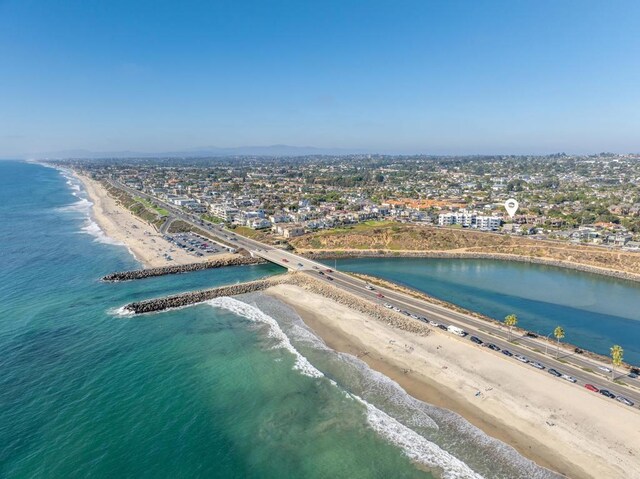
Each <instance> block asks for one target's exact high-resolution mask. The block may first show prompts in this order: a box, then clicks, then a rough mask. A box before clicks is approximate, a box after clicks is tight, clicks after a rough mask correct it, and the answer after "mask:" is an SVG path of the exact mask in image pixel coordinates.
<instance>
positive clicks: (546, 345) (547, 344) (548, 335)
mask: <svg viewBox="0 0 640 479" xmlns="http://www.w3.org/2000/svg"><path fill="white" fill-rule="evenodd" d="M552 334H553V331H551V332H550V333H549V334H547V342H546V343H545V344H544V354H545V355H546V354H547V352H548V351H549V337H550V336H551V335H552Z"/></svg>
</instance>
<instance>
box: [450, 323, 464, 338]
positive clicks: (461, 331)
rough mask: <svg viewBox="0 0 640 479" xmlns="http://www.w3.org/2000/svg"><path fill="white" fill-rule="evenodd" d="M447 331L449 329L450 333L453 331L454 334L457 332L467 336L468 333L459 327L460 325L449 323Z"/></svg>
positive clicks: (459, 334)
mask: <svg viewBox="0 0 640 479" xmlns="http://www.w3.org/2000/svg"><path fill="white" fill-rule="evenodd" d="M447 331H449V332H450V333H453V334H457V335H458V336H466V335H467V332H466V331H465V330H464V329H462V328H459V327H458V326H453V325H449V326H447Z"/></svg>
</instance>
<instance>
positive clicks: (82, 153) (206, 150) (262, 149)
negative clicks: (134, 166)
mask: <svg viewBox="0 0 640 479" xmlns="http://www.w3.org/2000/svg"><path fill="white" fill-rule="evenodd" d="M357 153H368V152H366V151H364V150H351V149H342V148H316V147H313V146H290V145H270V146H240V147H235V148H219V147H216V146H209V147H201V148H192V149H188V150H182V151H164V152H152V153H150V152H140V151H90V150H62V151H51V152H44V153H38V154H30V155H24V156H25V157H28V158H36V159H47V158H49V159H53V158H154V157H178V158H180V157H189V158H196V157H197V158H201V157H208V156H307V155H349V154H357Z"/></svg>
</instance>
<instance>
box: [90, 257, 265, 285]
mask: <svg viewBox="0 0 640 479" xmlns="http://www.w3.org/2000/svg"><path fill="white" fill-rule="evenodd" d="M264 262H265V261H264V260H262V259H260V258H252V257H251V256H243V255H233V256H231V255H227V256H224V257H220V258H215V259H212V260H211V261H204V262H202V263H190V264H180V265H173V266H163V267H160V268H147V269H137V270H133V271H121V272H117V273H111V274H108V275H106V276H104V277H103V278H102V281H131V280H133V279H144V278H152V277H154V276H165V275H168V274H180V273H190V272H192V271H200V270H203V269H212V268H224V267H226V266H242V265H247V264H258V263H264Z"/></svg>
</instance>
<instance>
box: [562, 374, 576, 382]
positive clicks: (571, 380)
mask: <svg viewBox="0 0 640 479" xmlns="http://www.w3.org/2000/svg"><path fill="white" fill-rule="evenodd" d="M560 377H561V378H562V379H564V380H565V381H569V382H570V383H576V382H578V380H577V379H576V378H574V377H573V376H569V375H568V374H562V375H560Z"/></svg>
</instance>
